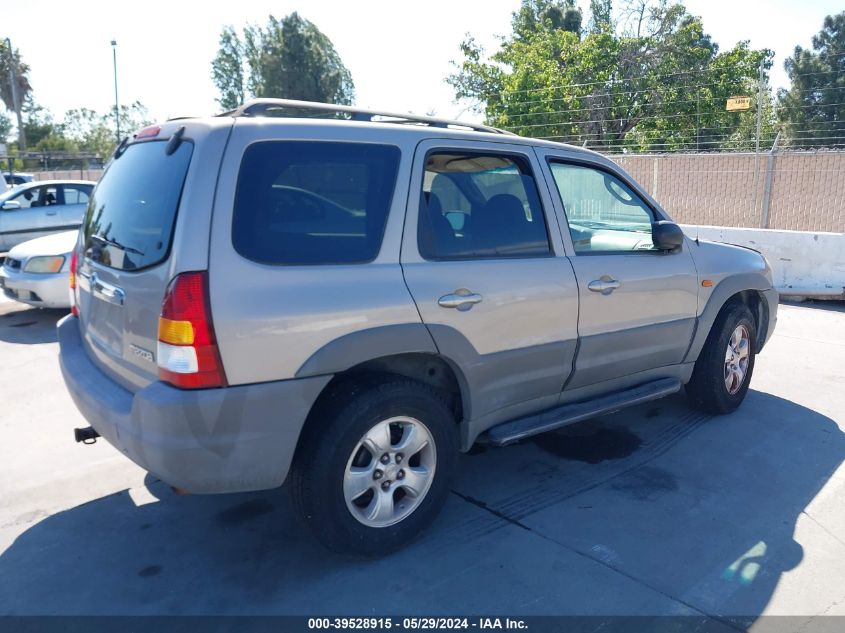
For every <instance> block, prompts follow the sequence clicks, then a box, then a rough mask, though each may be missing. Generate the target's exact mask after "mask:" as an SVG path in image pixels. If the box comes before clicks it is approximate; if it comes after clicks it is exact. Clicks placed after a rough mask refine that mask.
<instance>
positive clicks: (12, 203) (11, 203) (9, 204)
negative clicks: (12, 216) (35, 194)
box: [3, 200, 21, 211]
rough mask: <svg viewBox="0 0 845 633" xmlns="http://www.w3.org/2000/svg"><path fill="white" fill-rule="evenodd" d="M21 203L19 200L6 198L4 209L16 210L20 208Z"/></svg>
mask: <svg viewBox="0 0 845 633" xmlns="http://www.w3.org/2000/svg"><path fill="white" fill-rule="evenodd" d="M20 208H21V203H20V202H18V201H17V200H6V202H4V203H3V211H14V210H15V209H20Z"/></svg>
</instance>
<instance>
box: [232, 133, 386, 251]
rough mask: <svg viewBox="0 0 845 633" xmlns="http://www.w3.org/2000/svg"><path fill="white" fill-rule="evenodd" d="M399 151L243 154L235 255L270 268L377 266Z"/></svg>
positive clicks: (329, 146)
mask: <svg viewBox="0 0 845 633" xmlns="http://www.w3.org/2000/svg"><path fill="white" fill-rule="evenodd" d="M399 155H400V154H399V148H397V147H394V146H391V145H374V144H369V143H329V142H315V141H306V142H300V141H267V142H262V143H255V144H253V145H250V146H249V147H248V148H247V150H246V152H244V157H243V161H242V162H241V170H240V174H239V175H238V188H237V193H236V194H235V208H234V214H233V217H232V243H233V245H234V247H235V250H236V251H237V252H238V253H240V254H241V255H243V256H244V257H246V258H247V259H251V260H253V261H257V262H261V263H265V264H292V265H295V264H351V263H364V262H369V261H372V260H373V259H375V257H376V255H377V254H378V251H379V247H380V246H381V240H382V236H383V234H384V226H385V223H386V221H387V214H388V211H389V208H390V200H391V198H392V195H393V187H394V184H395V182H396V172H397V169H398V165H399Z"/></svg>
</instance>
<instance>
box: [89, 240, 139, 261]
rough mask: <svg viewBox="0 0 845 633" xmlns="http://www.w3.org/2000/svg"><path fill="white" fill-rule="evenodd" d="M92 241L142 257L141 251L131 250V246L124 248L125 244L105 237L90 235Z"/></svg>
mask: <svg viewBox="0 0 845 633" xmlns="http://www.w3.org/2000/svg"><path fill="white" fill-rule="evenodd" d="M91 239H92V240H97V241H98V242H102V243H103V244H108V245H109V246H114V247H115V248H119V249H121V250H123V251H126V252H127V253H133V254H135V255H140V256H141V257H143V256H144V253H143V252H142V251H139V250H138V249H137V248H132V247H131V246H126V245H125V244H121V243H120V242H118V241H117V240H110V239H109V238H107V237H103V236H102V235H92V236H91Z"/></svg>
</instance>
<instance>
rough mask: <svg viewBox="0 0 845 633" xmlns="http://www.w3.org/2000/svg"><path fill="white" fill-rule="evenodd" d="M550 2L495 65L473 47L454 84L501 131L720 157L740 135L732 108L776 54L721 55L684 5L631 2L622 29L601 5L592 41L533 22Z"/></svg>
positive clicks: (467, 45)
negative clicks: (728, 105)
mask: <svg viewBox="0 0 845 633" xmlns="http://www.w3.org/2000/svg"><path fill="white" fill-rule="evenodd" d="M547 9H548V6H547V4H545V3H543V0H523V4H522V7H521V8H520V10H519V11H518V12H517V13H516V14H514V20H513V26H514V32H513V34H512V35H511V36H510V37H509V38H506V39H505V40H504V41H503V43H502V47H501V49H500V50H499V51H497V52H496V53H495V54H494V55H492V57H490V59H489V61H488V60H487V59H485V55H484V51H483V50H481V49H480V48H479V47H478V46H477V44H476V43H475V41H474V40H473V39H472V38H468V39H467V40H466V41H465V42H463V44H462V45H461V50H462V52H463V54H464V59H463V61H462V62H461V63H460V65H459V66H458V69H457V72H456V73H455V74H453V75H452V76H451V77H449V79H448V81H449V82H450V83H451V85H452V86H453V87H454V88H455V92H456V96H457V97H458V98H459V99H469V100H472V101H473V102H474V103H475V104H476V105H477V106H478V108H479V109H483V111H484V112H485V114H486V116H487V119H488V121H489V122H490V123H491V124H493V125H498V126H500V127H505V128H508V129H511V130H513V131H515V132H517V133H519V134H524V135H530V136H540V137H549V138H554V139H556V140H563V141H566V142H573V143H578V144H586V145H588V146H590V147H594V148H598V149H602V150H606V151H618V150H623V149H631V150H638V151H646V150H652V151H663V150H673V149H684V148H687V149H695V148H699V149H712V148H715V147H718V146H719V144H720V142H721V141H723V140H725V139H728V138H730V137H731V136H732V135H733V134H734V132H735V130H736V129H737V128H738V126H739V123H740V120H739V119H738V118H737V116H736V115H731V116H726V115H727V114H728V113H725V112H724V107H725V100H726V99H727V98H728V97H729V96H732V95H734V94H742V93H744V92H747V91H748V90H749V89H752V88H753V89H754V94H756V85H757V75H758V70H759V65H760V63H761V61H762V62H763V64H764V66H765V68H766V69H768V68H769V66H770V65H771V52H770V51H766V50H763V51H753V50H751V49H750V48H749V47H748V43H747V42H742V43H740V44H738V45H737V46H736V47H734V48H733V49H731V50H729V51H726V52H724V53H720V52H719V50H718V47H717V46H716V44H715V43H714V42H713V41H712V39H711V38H710V36H709V35H707V34H706V33H705V32H704V28H703V25H702V23H701V20H700V19H699V18H697V17H695V16H692V15H690V14H688V13H687V11H686V9H685V8H684V7H683V6H682V5H680V4H669V3H668V2H666V1H658V2H649V1H648V0H633V1H629V2H628V3H626V4H625V5H624V6H623V7H622V10H621V11H620V13H619V17H618V19H616V20H614V19H613V18H612V15H611V5H610V2H609V1H604V0H593V2H592V3H591V11H592V15H591V18H590V20H589V22H588V25H589V27H588V29H587V30H586V32H585V33H583V34H582V33H577V32H573V31H568V30H566V29H564V28H555V26H554V23H553V21H549V20H547V21H545V22H542V24H543V25H545V26H543V27H538V26H537V25H538V24H541V21H539V20H538V19H535V18H534V16H537V15H543V12H544V11H546V10H547Z"/></svg>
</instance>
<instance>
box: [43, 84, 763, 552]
mask: <svg viewBox="0 0 845 633" xmlns="http://www.w3.org/2000/svg"><path fill="white" fill-rule="evenodd" d="M291 115H293V116H291ZM320 115H323V118H319V117H320ZM72 259H73V261H72V272H71V286H72V288H73V291H72V292H73V297H74V304H75V305H74V307H73V315H72V316H69V317H67V318H65V319H64V320H62V321H61V322H60V324H59V339H60V344H61V367H62V371H63V374H64V378H65V382H66V383H67V387H68V389H69V390H70V393H71V395H72V396H73V399H74V401H75V403H76V405H77V407H78V408H79V410H80V411H81V412H82V414H83V415H84V416H85V418H86V419H87V420H88V421H89V422H90V424H91V427H89V428H85V429H77V430H76V436H77V440H85V441H90V440H91V439H93V438H96V437H97V436H99V435H102V437H104V438H105V439H106V440H108V441H109V442H110V443H111V444H113V445H114V446H116V447H117V448H118V449H119V450H121V451H123V452H124V453H125V454H126V455H127V457H129V458H130V459H132V460H133V461H135V462H136V463H138V464H140V465H141V466H142V467H144V468H145V469H148V470H149V471H151V472H152V473H154V474H156V475H157V476H159V477H160V478H161V479H163V480H164V481H166V482H168V483H170V484H172V485H173V486H174V487H176V488H178V489H183V490H185V491H188V492H194V493H221V492H236V491H246V490H259V489H266V488H273V487H277V486H280V485H281V484H282V483H283V482H285V481H288V482H289V485H290V488H291V489H292V492H293V497H294V499H295V502H296V505H297V506H298V508H299V511H300V512H301V513H302V515H303V516H304V517H305V519H306V520H307V522H308V523H309V524H310V525H311V527H312V528H313V531H314V532H315V534H316V535H317V537H318V538H319V539H320V540H321V541H322V542H323V543H324V544H325V545H327V546H328V547H330V548H332V549H335V550H340V551H345V552H354V553H358V554H365V555H377V554H381V553H385V552H388V551H390V550H392V549H395V548H398V547H400V546H402V545H404V544H405V543H407V542H408V541H410V540H411V539H412V538H413V537H414V536H415V535H416V534H418V533H419V532H420V531H421V530H422V529H423V528H424V527H425V526H426V525H428V524H429V523H430V522H431V521H432V520H433V519H434V517H435V516H436V515H437V513H438V511H439V510H440V508H441V507H442V505H443V503H444V501H445V499H446V497H447V494H448V491H449V488H450V484H451V481H452V478H453V476H454V474H455V470H456V464H457V456H458V454H459V453H460V452H461V451H467V450H469V449H470V447H472V445H473V444H474V443H476V442H487V443H491V444H494V445H504V444H508V443H511V442H515V441H517V440H520V439H522V438H525V437H528V436H530V435H534V434H537V433H542V432H545V431H548V430H550V429H554V428H557V427H561V426H563V425H566V424H571V423H574V422H577V421H579V420H584V419H587V418H590V417H593V416H596V415H600V414H603V413H607V412H609V411H614V410H617V409H620V408H622V407H625V406H628V405H633V404H637V403H642V402H645V401H648V400H652V399H655V398H659V397H662V396H666V395H668V394H671V393H674V392H677V391H679V390H680V389H681V388H682V387H684V386H686V392H687V394H688V396H689V399H690V401H691V403H692V404H693V405H694V406H696V407H699V408H701V409H704V410H706V411H709V412H712V413H728V412H730V411H733V410H734V409H735V408H736V407H737V406H739V404H740V403H741V402H742V400H743V398H744V397H745V394H746V392H747V391H748V385H749V381H750V379H751V374H752V371H753V369H754V357H755V354H756V353H757V352H759V351H760V349H762V347H763V345H764V344H765V342H766V341H767V339H768V338H769V336H770V335H771V333H772V330H773V329H774V325H775V317H776V310H777V300H778V299H777V293H776V292H775V291H774V290H773V289H772V278H771V271H770V269H769V266H768V265H767V263H766V261H765V259H764V258H763V257H762V256H761V255H760V254H759V253H757V252H755V251H751V250H749V249H745V248H739V247H734V246H726V245H718V244H712V243H707V242H704V241H701V242H699V241H698V240H692V239H690V238H688V237H685V236H684V234H683V233H682V232H681V230H680V229H679V228H678V226H677V225H675V224H673V223H672V222H671V221H670V220H669V218H668V215H667V214H666V213H665V211H664V210H663V209H662V208H661V207H660V205H659V204H658V203H657V202H656V201H655V200H653V199H652V198H651V197H650V196H649V195H648V194H647V193H646V192H645V191H643V189H642V188H641V187H640V186H638V185H637V184H636V183H635V182H634V181H633V180H632V179H631V178H630V177H629V176H628V175H627V174H626V173H625V172H624V171H623V170H621V169H620V168H619V167H618V166H617V165H615V164H614V163H613V162H612V161H610V160H609V159H608V158H605V157H603V156H601V155H599V154H596V153H594V152H591V151H587V150H584V149H579V148H575V147H571V146H567V145H561V144H557V143H551V142H545V141H538V140H533V139H527V138H520V137H517V136H513V135H510V134H507V133H504V132H501V131H499V130H496V129H493V128H488V127H485V126H473V125H467V124H462V123H458V122H453V121H445V120H439V119H432V118H427V117H412V116H409V115H402V114H386V113H378V112H371V111H364V110H359V109H355V108H351V107H343V106H330V105H325V104H307V103H302V102H288V101H280V100H257V101H252V102H250V103H247V104H246V105H244V106H242V107H240V108H238V109H237V110H235V111H232V112H229V113H226V114H225V115H221V116H219V117H214V118H204V119H182V120H174V121H169V122H166V123H162V124H161V125H159V126H154V127H150V128H145V129H143V130H141V131H140V132H138V133H137V134H135V136H134V137H133V138H132V139H131V140H126V141H124V142H123V143H122V144H121V146H120V147H119V148H118V149H117V150H116V152H115V156H114V157H113V159H112V160H111V162H110V164H109V165H108V167H107V169H106V172H105V175H104V176H103V178H102V180H101V181H100V183H99V184H98V185H97V188H96V189H95V190H94V193H93V196H92V198H91V202H90V205H89V207H88V212H87V216H86V217H85V220H84V225H83V228H82V231H81V232H80V238H79V243H78V246H77V249H76V251H75V253H74V255H73V258H72Z"/></svg>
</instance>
